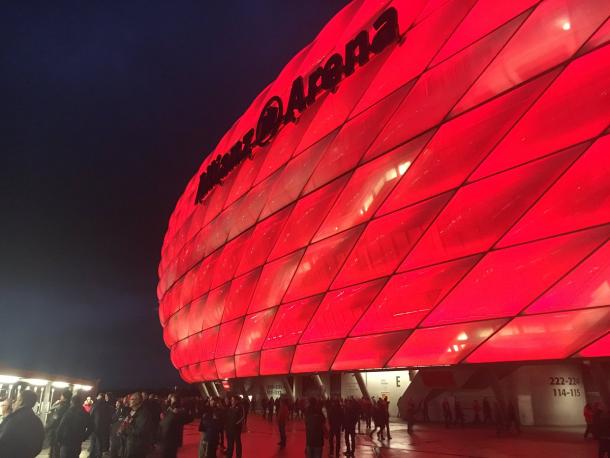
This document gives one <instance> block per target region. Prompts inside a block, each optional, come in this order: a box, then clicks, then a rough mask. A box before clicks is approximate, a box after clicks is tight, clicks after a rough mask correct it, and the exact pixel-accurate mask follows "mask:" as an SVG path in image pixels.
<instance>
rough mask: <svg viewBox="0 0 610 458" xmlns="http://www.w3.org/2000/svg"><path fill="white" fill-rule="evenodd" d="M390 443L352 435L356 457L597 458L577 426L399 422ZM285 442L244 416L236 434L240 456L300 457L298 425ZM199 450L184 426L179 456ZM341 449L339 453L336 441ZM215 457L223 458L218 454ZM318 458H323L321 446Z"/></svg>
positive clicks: (193, 428) (188, 457) (272, 427)
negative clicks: (411, 427) (501, 428)
mask: <svg viewBox="0 0 610 458" xmlns="http://www.w3.org/2000/svg"><path fill="white" fill-rule="evenodd" d="M391 430H392V440H385V441H378V440H376V439H375V440H371V439H370V438H369V436H368V435H365V434H359V435H357V437H356V455H355V456H356V457H363V458H365V457H405V456H407V457H425V458H431V457H476V458H504V457H533V458H551V457H552V458H563V457H565V458H587V457H596V456H597V442H596V441H594V440H593V439H588V440H584V439H583V437H582V431H581V430H580V429H579V428H554V429H550V428H533V427H530V428H523V430H522V432H521V433H520V434H517V433H510V434H509V433H507V434H505V435H503V436H501V437H498V436H497V435H496V432H495V429H494V428H493V427H491V426H489V427H484V426H476V427H475V426H466V427H464V428H451V429H445V428H444V427H443V426H442V425H437V424H425V425H416V427H415V432H414V433H413V434H411V435H409V434H408V433H407V427H406V424H404V423H398V422H396V423H392V424H391ZM287 436H288V444H287V446H286V448H285V449H283V450H280V448H279V447H278V445H277V443H278V441H279V433H278V432H277V425H276V423H275V420H274V421H273V422H269V421H267V420H264V419H263V418H262V417H261V416H260V415H256V414H254V415H250V418H249V419H248V430H247V431H246V432H244V433H243V434H242V443H243V447H244V449H243V450H244V451H243V458H272V457H302V456H304V447H305V426H304V424H303V421H300V420H295V421H291V422H289V424H288V427H287ZM198 446H199V432H198V431H197V424H196V423H193V424H191V425H188V426H187V427H186V429H185V432H184V446H183V447H182V449H181V450H180V452H179V454H178V457H179V458H196V457H197V450H198ZM341 451H342V452H343V451H345V447H344V445H343V443H342V449H341ZM218 456H219V457H220V456H224V455H223V454H222V453H221V451H219V453H218ZM323 456H324V457H327V456H329V450H328V443H325V447H324V453H323Z"/></svg>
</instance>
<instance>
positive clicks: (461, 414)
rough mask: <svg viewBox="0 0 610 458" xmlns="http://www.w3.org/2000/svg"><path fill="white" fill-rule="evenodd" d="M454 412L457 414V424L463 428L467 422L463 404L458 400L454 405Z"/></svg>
mask: <svg viewBox="0 0 610 458" xmlns="http://www.w3.org/2000/svg"><path fill="white" fill-rule="evenodd" d="M453 411H454V412H455V424H456V425H460V426H461V427H462V428H463V427H464V423H465V421H466V420H465V418H464V410H463V409H462V403H461V402H460V401H459V400H457V399H456V400H455V402H454V403H453Z"/></svg>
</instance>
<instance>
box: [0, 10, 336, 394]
mask: <svg viewBox="0 0 610 458" xmlns="http://www.w3.org/2000/svg"><path fill="white" fill-rule="evenodd" d="M10 3H12V4H10ZM10 3H9V2H4V3H3V5H2V7H0V126H1V127H0V211H1V215H2V216H1V219H0V314H1V315H0V364H4V365H9V366H13V367H17V368H24V369H38V370H44V371H50V372H53V373H63V374H66V375H73V376H79V377H90V378H100V379H102V384H103V385H104V386H106V387H129V386H134V385H142V386H150V387H156V386H159V387H160V386H166V385H170V384H173V383H175V382H176V381H177V380H178V377H177V374H176V371H175V370H174V369H173V367H172V366H171V363H170V362H169V353H168V350H167V349H166V348H165V346H164V344H163V340H162V332H161V327H160V325H159V322H158V320H157V310H156V307H157V302H156V295H155V288H156V283H157V274H156V272H157V264H158V262H159V252H160V247H161V242H162V239H163V235H164V232H165V228H166V224H167V220H168V218H169V215H170V213H171V210H172V209H173V206H174V204H175V202H176V200H177V198H178V197H179V195H180V193H181V192H182V190H183V188H184V186H185V185H186V182H187V180H188V179H189V178H190V177H191V176H192V174H193V173H194V172H195V171H196V169H197V167H198V165H199V164H200V163H201V161H202V160H203V158H204V157H205V154H206V153H207V152H208V151H210V149H211V148H212V147H213V146H214V145H215V144H216V142H217V141H218V140H219V138H220V137H221V136H222V134H223V133H224V132H225V131H226V130H227V129H228V128H229V127H230V125H231V124H232V123H233V121H235V119H236V118H237V117H238V116H239V115H240V114H241V113H242V112H243V111H244V110H245V108H246V107H247V105H248V104H249V102H250V101H251V100H252V99H253V98H254V97H255V96H256V95H257V94H258V92H260V91H261V90H262V89H263V88H264V87H265V86H266V84H267V83H269V82H270V81H272V80H273V79H274V77H275V76H276V75H277V73H278V72H279V70H280V69H281V68H282V67H283V65H284V64H286V63H287V62H288V60H289V59H290V58H291V57H292V56H293V55H294V54H295V53H296V52H297V51H299V50H300V49H301V48H302V47H303V46H305V45H306V44H307V43H308V42H309V41H311V39H313V38H314V37H315V35H316V33H317V32H318V31H319V30H320V29H321V28H322V27H323V25H324V24H325V23H326V22H327V21H328V19H330V18H331V17H332V15H333V14H335V13H336V12H337V11H339V10H340V9H341V7H342V6H343V5H344V4H345V3H347V2H346V1H339V0H336V1H333V0H326V1H324V0H308V1H286V0H275V1H271V0H269V1H260V0H257V1H239V2H238V1H214V2H211V1H203V0H199V1H180V2H169V1H116V2H107V1H105V2H89V1H86V2H76V1H75V2H72V3H61V2H31V3H30V2H27V1H17V2H10Z"/></svg>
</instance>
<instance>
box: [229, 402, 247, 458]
mask: <svg viewBox="0 0 610 458" xmlns="http://www.w3.org/2000/svg"><path fill="white" fill-rule="evenodd" d="M244 418H245V413H244V408H243V406H242V405H241V399H240V398H239V397H237V396H233V397H232V398H231V404H230V406H229V408H228V409H227V413H226V416H225V431H226V433H227V456H228V457H229V458H232V457H233V449H235V456H236V458H241V450H242V447H241V431H242V426H243V424H244Z"/></svg>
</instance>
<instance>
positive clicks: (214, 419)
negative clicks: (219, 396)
mask: <svg viewBox="0 0 610 458" xmlns="http://www.w3.org/2000/svg"><path fill="white" fill-rule="evenodd" d="M220 422H221V420H220V415H219V408H218V406H217V400H216V399H214V398H212V399H210V407H209V408H208V409H206V410H205V411H204V412H203V416H202V417H201V422H200V423H199V431H201V433H202V437H201V444H200V447H199V458H216V451H217V449H218V439H219V437H220V434H219V433H220Z"/></svg>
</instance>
